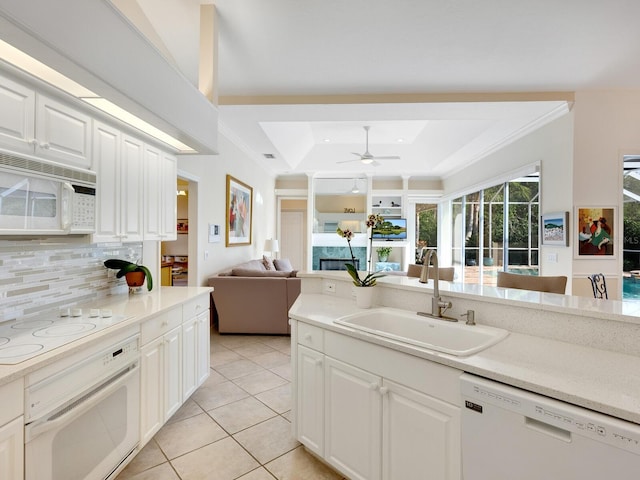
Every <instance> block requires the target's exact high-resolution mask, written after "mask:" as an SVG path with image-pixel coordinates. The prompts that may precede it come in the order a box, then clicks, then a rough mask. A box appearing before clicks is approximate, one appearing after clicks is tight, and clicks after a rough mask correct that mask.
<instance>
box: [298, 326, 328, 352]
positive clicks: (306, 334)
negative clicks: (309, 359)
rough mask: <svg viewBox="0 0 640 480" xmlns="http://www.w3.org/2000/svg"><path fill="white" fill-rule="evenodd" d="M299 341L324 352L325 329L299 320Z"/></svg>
mask: <svg viewBox="0 0 640 480" xmlns="http://www.w3.org/2000/svg"><path fill="white" fill-rule="evenodd" d="M298 343H299V344H300V345H304V346H305V347H309V348H313V349H314V350H318V351H319V352H322V351H324V330H322V329H321V328H318V327H314V326H313V325H309V324H308V323H303V322H298Z"/></svg>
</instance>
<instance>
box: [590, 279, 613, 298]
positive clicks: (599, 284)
mask: <svg viewBox="0 0 640 480" xmlns="http://www.w3.org/2000/svg"><path fill="white" fill-rule="evenodd" d="M589 280H591V288H592V289H593V298H604V299H606V300H608V299H609V295H608V294H607V281H606V280H605V278H604V275H603V274H602V273H594V274H593V275H589Z"/></svg>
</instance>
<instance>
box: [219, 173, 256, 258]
mask: <svg viewBox="0 0 640 480" xmlns="http://www.w3.org/2000/svg"><path fill="white" fill-rule="evenodd" d="M252 214H253V188H251V187H250V186H249V185H247V184H246V183H242V182H241V181H240V180H238V179H235V178H233V177H232V176H231V175H227V214H226V217H227V222H226V229H225V230H226V246H227V247H233V246H239V245H251V219H252Z"/></svg>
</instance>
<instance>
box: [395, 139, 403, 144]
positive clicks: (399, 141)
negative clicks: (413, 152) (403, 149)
mask: <svg viewBox="0 0 640 480" xmlns="http://www.w3.org/2000/svg"><path fill="white" fill-rule="evenodd" d="M396 142H398V143H402V142H404V138H399V139H398V140H396Z"/></svg>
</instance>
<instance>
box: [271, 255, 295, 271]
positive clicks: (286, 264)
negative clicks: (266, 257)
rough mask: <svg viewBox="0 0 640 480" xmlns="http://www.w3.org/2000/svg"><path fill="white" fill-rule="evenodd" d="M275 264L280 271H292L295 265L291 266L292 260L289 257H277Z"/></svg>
mask: <svg viewBox="0 0 640 480" xmlns="http://www.w3.org/2000/svg"><path fill="white" fill-rule="evenodd" d="M273 264H274V265H275V269H276V270H278V271H279V272H291V271H293V267H292V266H291V262H290V261H289V259H288V258H276V259H275V260H274V261H273Z"/></svg>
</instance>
